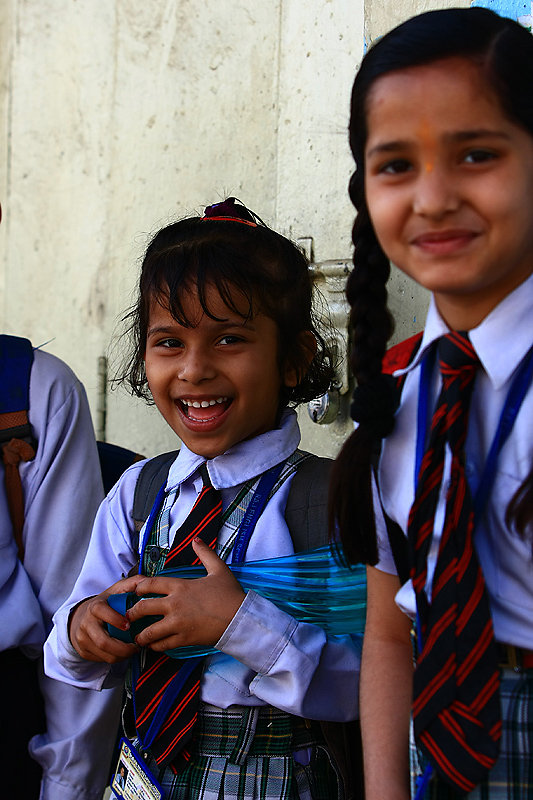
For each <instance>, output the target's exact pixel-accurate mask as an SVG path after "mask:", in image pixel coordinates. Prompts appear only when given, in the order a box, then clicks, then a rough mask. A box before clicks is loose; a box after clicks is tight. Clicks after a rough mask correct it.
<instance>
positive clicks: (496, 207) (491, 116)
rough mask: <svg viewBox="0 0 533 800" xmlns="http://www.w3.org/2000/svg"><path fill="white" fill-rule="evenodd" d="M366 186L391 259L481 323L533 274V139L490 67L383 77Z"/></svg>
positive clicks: (442, 64) (373, 108)
mask: <svg viewBox="0 0 533 800" xmlns="http://www.w3.org/2000/svg"><path fill="white" fill-rule="evenodd" d="M367 127H368V137H367V143H366V148H365V187H366V198H367V204H368V209H369V212H370V217H371V220H372V223H373V225H374V230H375V231H376V234H377V237H378V240H379V242H380V244H381V246H382V248H383V250H384V251H385V253H386V254H387V256H388V257H389V258H390V259H391V261H392V262H393V263H394V264H396V266H398V267H399V268H400V269H401V270H403V271H404V272H405V273H407V274H408V275H410V276H411V277H412V278H414V279H415V280H416V281H417V282H418V283H420V284H422V285H423V286H425V287H426V288H427V289H429V290H430V291H432V292H433V293H434V295H435V300H436V303H437V307H438V308H439V311H440V313H441V315H442V316H443V317H444V319H445V320H446V322H447V323H448V324H449V325H450V326H451V327H453V328H466V329H468V328H472V327H474V326H475V325H477V324H479V322H481V320H482V319H483V318H484V317H485V316H486V315H487V314H488V313H489V312H490V311H491V310H492V309H493V308H494V307H495V306H496V305H497V304H498V303H499V302H500V301H501V300H502V299H503V298H504V297H505V296H506V295H507V294H509V293H510V292H511V291H512V290H513V289H514V288H516V286H518V285H519V284H520V283H522V281H524V280H525V278H526V277H528V275H530V274H531V271H532V269H533V225H532V224H531V208H532V206H533V138H532V137H531V136H530V135H529V133H528V132H527V131H525V130H524V129H522V128H521V127H520V126H518V125H517V124H515V123H513V122H512V121H511V120H510V119H509V118H508V117H507V116H506V115H505V114H504V112H503V110H502V108H501V106H500V103H499V101H498V99H497V97H496V95H495V94H493V92H492V91H491V89H490V87H487V84H486V80H485V79H484V77H483V75H482V73H481V71H480V68H479V67H478V66H477V65H476V64H474V63H473V62H470V61H468V60H466V59H463V58H458V57H453V58H449V59H445V60H443V61H437V62H434V63H431V64H427V65H424V66H417V67H410V68H408V69H403V70H398V71H396V72H391V73H388V74H386V75H383V76H382V77H380V78H378V79H377V80H376V82H375V83H374V85H373V87H372V89H371V90H370V93H369V97H368V106H367Z"/></svg>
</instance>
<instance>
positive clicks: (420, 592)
mask: <svg viewBox="0 0 533 800" xmlns="http://www.w3.org/2000/svg"><path fill="white" fill-rule="evenodd" d="M437 352H438V357H439V367H440V371H441V375H442V389H441V393H440V396H439V399H438V401H437V406H436V409H435V412H434V414H433V419H432V422H431V432H430V438H429V445H428V448H427V451H426V453H425V454H424V458H423V460H422V464H421V467H420V472H419V475H418V486H417V491H416V495H415V500H414V503H413V505H412V508H411V511H410V514H409V526H408V537H409V543H410V552H411V558H412V562H411V563H412V565H413V566H412V568H411V578H412V580H413V586H414V589H415V593H416V598H417V609H418V614H419V620H420V631H421V636H422V643H423V647H422V652H421V653H420V655H419V658H418V662H417V666H416V670H415V676H414V691H413V723H414V731H415V738H416V741H417V743H418V744H419V746H420V747H421V748H422V750H423V751H424V752H425V753H426V755H427V757H428V758H429V760H430V762H431V763H432V764H433V766H434V768H435V770H436V771H437V773H438V774H439V775H440V776H441V777H442V778H443V779H444V780H445V781H447V782H448V783H449V784H451V785H452V786H454V788H455V789H456V790H457V791H459V792H462V793H465V792H469V791H471V790H472V789H473V788H474V786H476V785H477V784H478V783H479V782H480V781H481V780H483V778H485V777H486V775H487V772H488V771H489V770H490V769H491V768H492V766H493V765H494V763H495V761H496V759H497V757H498V752H499V740H500V736H501V718H500V703H499V691H498V689H499V682H500V679H499V671H498V666H497V651H496V645H495V642H494V633H493V628H492V619H491V615H490V608H489V601H488V596H487V591H486V588H485V581H484V578H483V573H482V571H481V567H480V565H479V562H478V558H477V554H476V551H475V549H474V544H473V528H474V516H473V510H472V500H471V496H470V490H469V487H468V484H467V481H466V478H465V472H464V444H465V439H466V431H467V425H468V412H469V408H470V398H471V395H472V388H473V384H474V378H475V375H476V371H477V368H478V365H479V360H478V358H477V355H476V352H475V350H474V348H473V347H472V344H471V342H470V339H469V338H468V335H467V334H466V333H460V332H454V333H450V334H448V335H447V336H444V337H443V338H442V339H440V340H439V343H438V350H437ZM446 442H448V444H449V446H450V449H451V454H452V463H451V475H450V482H449V487H448V490H447V494H446V512H445V520H444V526H443V531H442V538H441V542H440V546H439V552H438V557H437V564H436V567H435V574H434V577H433V584H432V593H431V602H428V599H427V595H426V592H425V585H426V577H427V556H428V551H429V548H430V545H431V540H432V535H433V525H434V517H435V510H436V507H437V501H438V497H439V492H440V487H441V483H442V473H443V466H444V453H445V443H446Z"/></svg>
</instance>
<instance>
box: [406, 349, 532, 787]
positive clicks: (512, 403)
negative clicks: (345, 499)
mask: <svg viewBox="0 0 533 800" xmlns="http://www.w3.org/2000/svg"><path fill="white" fill-rule="evenodd" d="M434 363H435V348H432V349H431V350H430V352H429V353H428V354H427V355H426V357H425V358H424V360H423V361H422V365H421V370H420V389H419V393H418V412H417V437H416V458H415V487H416V485H417V483H418V475H419V472H420V466H421V464H422V459H423V457H424V452H425V448H426V438H427V424H428V408H429V388H430V381H431V373H432V371H433V366H434ZM532 377H533V347H531V348H530V349H529V350H528V352H527V353H526V356H525V357H524V359H523V360H522V363H521V364H520V367H519V368H518V371H517V373H516V375H515V377H514V379H513V382H512V384H511V388H510V389H509V392H508V394H507V397H506V398H505V403H504V405H503V410H502V413H501V415H500V420H499V422H498V426H497V428H496V433H495V435H494V439H493V440H492V444H491V446H490V450H489V453H488V455H487V459H486V461H485V466H484V468H483V473H482V475H481V479H480V481H479V484H478V487H477V491H476V493H475V495H474V497H473V504H474V519H475V520H478V519H479V518H480V517H481V515H482V513H483V511H484V510H485V506H486V504H487V500H488V499H489V496H490V492H491V489H492V485H493V483H494V478H495V477H496V464H497V461H498V456H499V454H500V450H501V449H502V447H503V445H504V444H505V442H506V440H507V438H508V436H509V434H510V433H511V430H512V428H513V425H514V421H515V419H516V417H517V415H518V411H519V410H520V406H521V405H522V401H523V399H524V397H525V396H526V393H527V390H528V388H529V386H530V384H531V379H532ZM416 626H417V636H418V647H419V651H420V650H421V649H422V637H421V629H420V619H419V615H418V611H417V615H416ZM432 772H433V767H432V765H431V764H428V765H427V766H426V768H425V770H424V772H423V774H422V775H421V776H420V777H419V778H418V780H417V791H416V795H415V800H422V798H423V797H424V794H425V792H426V789H427V786H428V783H429V779H430V777H431V775H432Z"/></svg>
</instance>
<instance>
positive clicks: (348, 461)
mask: <svg viewBox="0 0 533 800" xmlns="http://www.w3.org/2000/svg"><path fill="white" fill-rule="evenodd" d="M453 56H459V57H463V58H467V59H469V60H471V61H473V62H474V63H476V64H477V65H478V66H479V68H480V70H481V71H482V74H483V75H484V76H485V79H486V82H487V85H488V86H490V87H491V89H492V90H493V91H494V92H495V93H496V95H497V97H498V99H499V101H500V104H501V106H502V109H503V111H504V113H505V114H506V115H507V116H508V117H509V119H511V120H512V121H513V122H515V123H516V124H518V125H520V126H521V127H522V128H523V129H524V130H526V131H527V133H529V134H530V136H532V137H533V92H532V91H531V86H532V85H533V37H532V36H531V34H530V33H529V32H528V31H527V30H526V29H525V28H523V27H522V26H521V25H519V24H518V23H516V22H513V21H512V20H510V19H505V18H502V17H500V16H498V15H497V14H495V13H493V12H492V11H488V10H487V9H483V8H468V9H464V8H461V9H460V8H453V9H442V10H439V11H429V12H426V13H424V14H420V15H418V16H416V17H413V18H412V19H409V20H407V21H406V22H404V23H402V24H401V25H399V26H398V27H396V28H394V29H393V30H392V31H390V32H389V33H388V34H386V35H385V36H383V37H382V38H381V39H379V40H378V41H377V42H376V43H375V44H374V45H373V46H372V47H371V48H370V50H369V51H368V53H367V54H366V55H365V57H364V58H363V61H362V64H361V67H360V69H359V71H358V73H357V75H356V77H355V81H354V85H353V89H352V97H351V116H350V147H351V150H352V153H353V156H354V159H355V171H354V173H353V175H352V177H351V179H350V184H349V193H350V198H351V200H352V202H353V204H354V206H355V208H356V210H357V217H356V219H355V223H354V226H353V231H352V240H353V244H354V254H353V261H354V269H353V271H352V273H351V275H350V277H349V279H348V282H347V286H346V295H347V298H348V301H349V303H350V306H351V315H350V322H351V327H352V332H353V335H352V350H351V355H350V363H351V367H352V370H353V373H354V376H355V378H356V381H357V387H356V390H355V392H354V401H353V403H352V416H353V418H354V419H355V420H356V421H357V422H358V423H359V427H358V428H357V430H356V431H354V433H353V434H352V435H351V436H350V438H349V439H348V440H347V442H346V443H345V445H344V447H343V448H342V450H341V452H340V453H339V456H338V457H337V460H336V462H335V464H334V467H333V471H332V478H331V486H330V508H329V519H330V529H331V530H332V531H333V530H335V529H338V530H339V532H340V536H341V540H342V543H343V547H344V552H345V555H346V557H347V559H348V560H349V561H352V562H353V563H357V562H363V563H368V564H375V563H376V562H377V560H378V551H377V542H376V531H375V522H374V509H373V502H372V487H371V474H372V463H373V461H375V460H376V458H377V456H378V454H379V448H380V440H381V439H382V438H384V437H386V436H388V435H389V434H390V433H391V432H392V429H393V427H394V414H395V411H396V409H397V406H398V402H399V396H398V392H397V390H396V386H395V382H394V380H393V379H392V378H390V377H389V376H386V375H383V374H382V372H381V365H382V360H383V356H384V355H385V351H386V347H387V342H388V340H389V338H390V336H391V335H392V331H393V322H392V318H391V315H390V313H389V311H388V308H387V290H386V283H387V280H388V278H389V274H390V266H389V261H388V259H387V256H386V255H385V253H384V252H383V250H382V249H381V246H380V244H379V242H378V240H377V238H376V234H375V232H374V228H373V226H372V221H371V219H370V215H369V211H368V208H367V205H366V199H365V176H364V172H365V162H364V152H365V146H366V139H367V122H366V113H367V104H368V96H369V92H370V90H371V89H372V86H373V85H374V82H375V81H376V80H377V79H378V78H380V77H381V76H383V75H386V74H388V73H390V72H393V71H395V70H401V69H407V68H409V67H414V66H420V65H423V64H429V63H432V62H435V61H438V60H440V59H444V58H451V57H453ZM507 522H508V524H509V525H511V524H514V526H515V527H516V529H517V531H518V532H519V533H520V534H521V535H522V536H525V535H526V529H527V528H528V527H530V526H531V525H532V524H533V468H532V470H531V472H530V474H529V476H528V477H527V478H526V480H525V481H524V483H523V484H522V486H521V487H520V488H519V490H518V491H517V492H516V494H515V496H514V497H513V498H512V499H511V502H510V503H509V506H508V509H507Z"/></svg>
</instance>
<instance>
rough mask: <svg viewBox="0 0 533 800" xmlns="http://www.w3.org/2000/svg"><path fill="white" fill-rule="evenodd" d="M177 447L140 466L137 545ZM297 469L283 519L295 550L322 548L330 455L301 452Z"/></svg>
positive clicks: (135, 499) (136, 502) (134, 542)
mask: <svg viewBox="0 0 533 800" xmlns="http://www.w3.org/2000/svg"><path fill="white" fill-rule="evenodd" d="M178 453H179V450H173V451H172V452H169V453H162V454H161V455H159V456H156V457H155V458H151V459H150V460H149V461H147V462H146V464H145V465H144V466H143V468H142V469H141V472H140V474H139V477H138V479H137V483H136V486H135V493H134V496H133V523H134V528H135V533H136V540H132V546H133V547H134V549H138V546H139V532H140V530H141V528H142V526H143V525H144V523H145V522H146V520H147V519H148V517H149V515H150V511H151V510H152V506H153V504H154V501H155V498H156V495H157V492H158V491H159V489H160V487H161V485H162V484H163V483H164V482H165V481H166V479H167V475H168V471H169V469H170V465H171V464H172V463H173V462H174V460H175V459H176V457H177V455H178ZM304 455H305V458H303V459H301V461H300V462H299V463H298V466H297V468H296V472H295V475H294V478H293V479H292V483H291V486H290V490H289V497H288V500H287V508H286V511H285V519H286V520H287V525H288V527H289V530H290V533H291V537H292V540H293V543H294V551H295V552H296V553H299V552H302V551H304V550H311V549H313V548H315V547H321V546H322V545H325V544H327V541H328V519H327V516H328V515H327V496H328V482H329V470H330V469H331V464H332V463H333V462H332V460H331V459H330V458H321V457H320V456H315V455H313V454H311V453H304Z"/></svg>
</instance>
